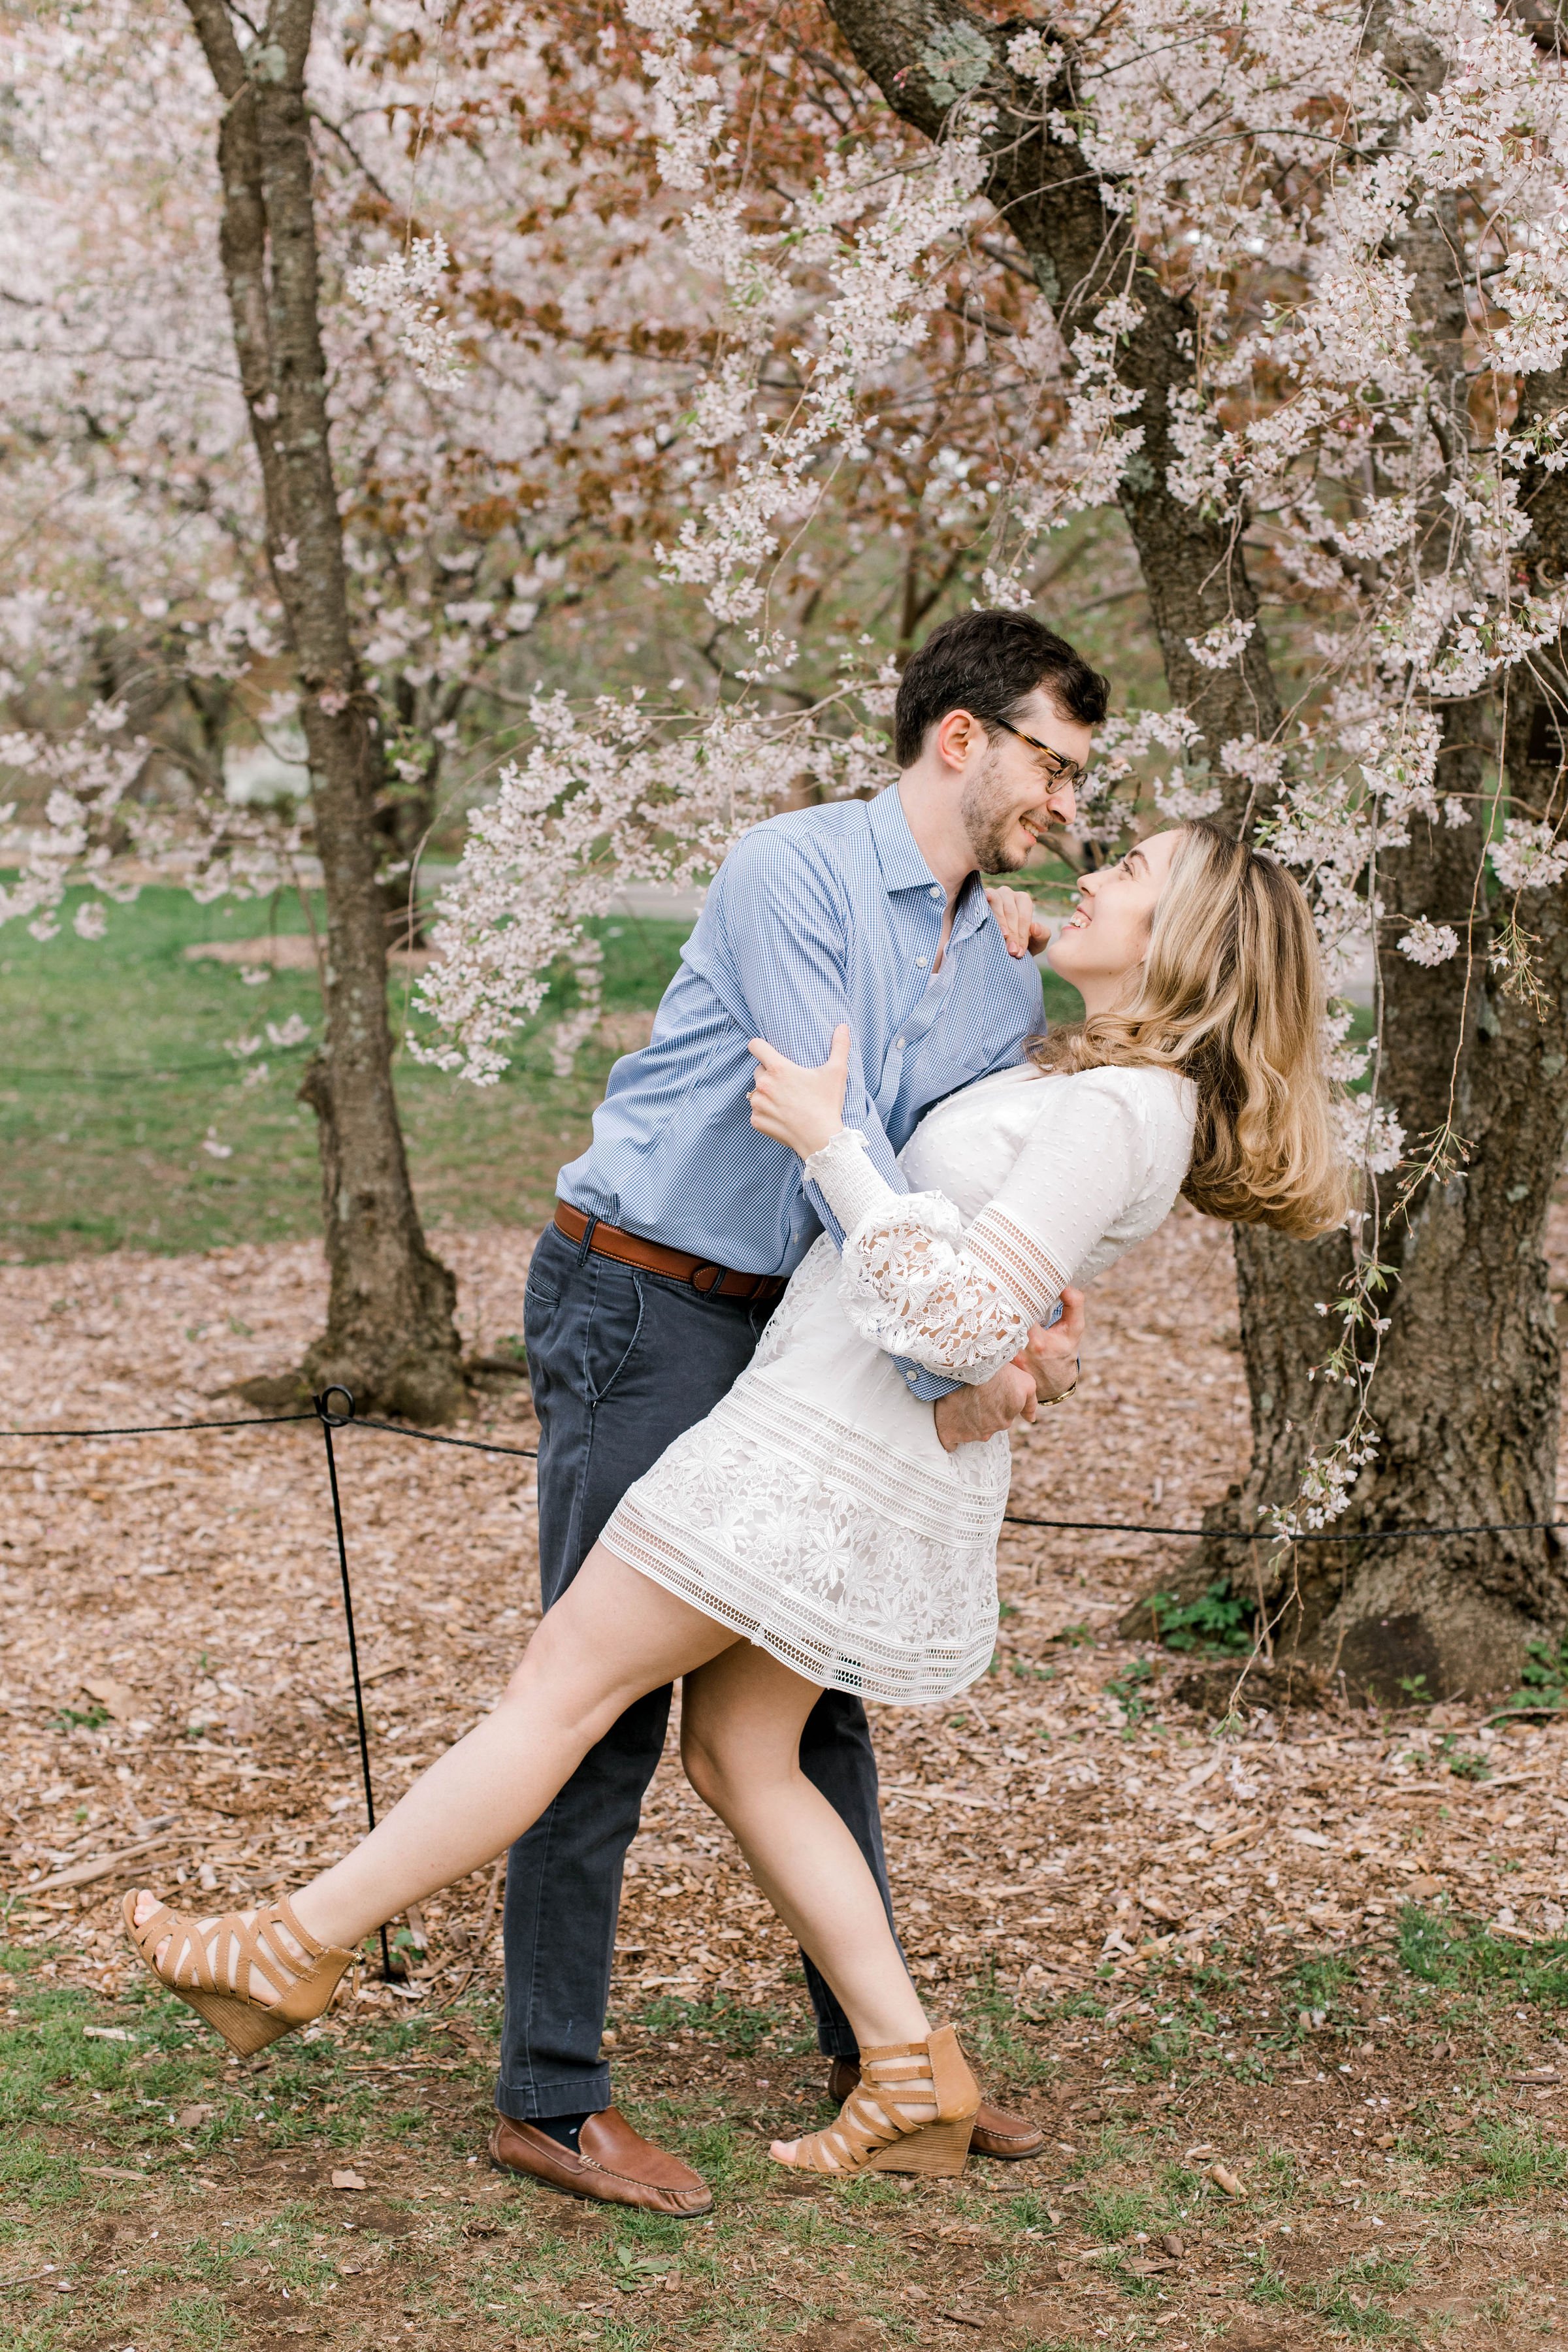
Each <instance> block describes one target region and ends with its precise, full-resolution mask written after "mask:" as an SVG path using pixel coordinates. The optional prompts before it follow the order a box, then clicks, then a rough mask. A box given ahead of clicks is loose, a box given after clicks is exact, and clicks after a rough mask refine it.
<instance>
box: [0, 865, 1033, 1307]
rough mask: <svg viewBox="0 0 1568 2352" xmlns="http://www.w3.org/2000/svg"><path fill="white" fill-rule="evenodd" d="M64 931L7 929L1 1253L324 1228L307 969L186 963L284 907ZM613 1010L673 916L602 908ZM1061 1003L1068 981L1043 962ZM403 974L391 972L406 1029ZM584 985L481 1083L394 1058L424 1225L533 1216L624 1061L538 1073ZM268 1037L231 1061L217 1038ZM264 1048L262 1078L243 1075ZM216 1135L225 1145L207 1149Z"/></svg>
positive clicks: (674, 954) (1, 938) (255, 928)
mask: <svg viewBox="0 0 1568 2352" xmlns="http://www.w3.org/2000/svg"><path fill="white" fill-rule="evenodd" d="M76 903H78V901H77V900H76V899H73V900H72V901H71V902H70V905H69V906H68V908H67V910H66V921H65V926H64V928H63V929H61V931H60V933H59V935H58V937H57V938H55V939H53V940H45V941H39V940H34V939H32V938H31V937H30V936H29V935H28V933H27V931H26V929H25V927H24V926H22V925H21V924H12V925H8V926H7V927H6V928H5V929H4V930H3V931H0V1255H4V1256H9V1257H11V1258H13V1259H22V1260H24V1261H36V1260H41V1259H51V1258H63V1257H77V1256H83V1255H94V1254H97V1253H99V1252H101V1251H104V1250H113V1249H137V1250H150V1251H153V1252H157V1253H168V1254H175V1253H180V1252H184V1251H198V1250H205V1249H214V1248H220V1247H226V1246H228V1245H231V1244H235V1243H239V1242H269V1241H287V1240H292V1239H296V1238H300V1237H302V1236H306V1235H310V1234H315V1233H316V1232H318V1231H319V1230H320V1222H321V1176H320V1171H319V1166H318V1161H317V1156H316V1129H315V1121H314V1119H313V1118H312V1116H311V1114H310V1112H309V1111H308V1110H306V1109H305V1108H303V1107H302V1106H301V1105H300V1103H298V1102H297V1101H296V1100H295V1098H294V1097H295V1089H296V1087H298V1085H299V1081H300V1076H301V1075H302V1073H303V1070H304V1067H305V1064H306V1060H307V1058H308V1056H309V1054H310V1047H311V1045H313V1044H315V1043H316V1042H317V1041H318V1040H319V1038H320V1035H321V1001H320V992H319V991H318V989H317V985H316V982H315V978H314V975H313V974H311V973H310V972H300V971H273V972H270V973H269V975H268V978H267V980H266V981H265V982H262V983H260V984H259V985H258V986H254V987H253V986H249V985H247V983H246V982H244V981H243V980H242V979H241V978H240V976H239V971H238V969H237V967H236V966H234V965H231V964H218V963H213V962H207V961H203V962H196V963H191V962H187V961H185V955H184V950H186V948H188V947H190V946H192V945H194V944H195V943H197V942H198V941H205V940H244V939H255V938H258V937H262V936H265V935H266V934H267V932H268V930H269V929H276V930H278V931H279V932H296V933H297V932H301V931H303V930H304V929H306V923H305V919H304V915H303V913H302V911H301V910H300V907H299V905H298V903H297V902H288V903H285V902H279V905H278V906H277V908H271V907H269V906H268V904H267V903H265V902H257V901H251V902H249V903H247V904H235V903H232V902H229V901H226V900H222V899H220V900H217V901H216V902H214V903H213V904H211V905H208V906H205V907H202V906H198V905H197V904H196V902H195V900H194V899H193V898H190V897H189V896H188V895H187V894H186V893H185V892H184V891H179V890H167V889H146V890H143V891H142V894H141V896H140V898H137V899H136V900H135V901H134V902H133V903H132V905H130V906H123V907H116V906H110V907H109V908H108V909H107V915H108V929H107V931H106V933H105V936H104V937H103V939H102V940H98V941H88V940H79V939H78V938H77V937H76V935H75V933H74V932H73V931H72V930H71V929H70V927H69V915H70V911H71V907H74V905H75V904H76ZM595 929H596V931H597V933H598V935H599V937H600V939H601V941H602V943H603V947H604V950H605V963H604V989H605V1006H606V1009H607V1011H609V1012H610V1013H630V1012H634V1011H649V1010H651V1009H652V1007H653V1006H654V1005H656V1004H657V1003H658V1000H659V997H660V996H661V995H662V994H663V992H664V990H665V988H666V986H667V985H668V982H669V980H670V978H671V976H672V974H673V973H674V971H675V970H676V967H677V965H678V963H679V954H680V949H681V946H682V943H683V941H684V940H685V938H686V934H687V929H688V927H687V925H686V924H685V923H683V922H653V921H647V920H642V919H637V918H634V917H632V916H629V915H628V916H622V917H620V918H618V919H616V920H615V921H606V922H604V923H601V924H598V925H596V926H595ZM1046 986H1047V1012H1048V1013H1049V1014H1050V1016H1051V1018H1052V1019H1053V1020H1058V1021H1059V1020H1063V1019H1071V1018H1073V1017H1074V1016H1075V1014H1076V1013H1077V1012H1078V1011H1079V1003H1078V998H1077V996H1076V993H1075V992H1073V991H1072V990H1071V989H1069V988H1068V987H1066V986H1065V984H1064V983H1063V982H1060V981H1058V980H1057V979H1056V978H1055V977H1054V975H1052V974H1051V973H1048V972H1047V975H1046ZM409 992H410V983H409V982H408V981H407V980H406V978H405V977H400V976H395V977H394V981H393V983H392V990H391V996H392V1009H393V1017H394V1026H395V1033H396V1034H401V1032H402V1029H403V1026H404V1024H405V1019H406V1018H407V1014H408V997H409ZM574 1002H575V992H574V983H573V981H572V979H571V976H570V974H567V973H561V974H558V975H556V977H555V981H554V982H553V984H552V994H551V996H550V998H549V1000H548V1001H547V1003H546V1005H545V1010H544V1014H543V1015H542V1016H541V1018H540V1019H539V1020H538V1021H536V1022H534V1023H533V1024H531V1025H530V1026H529V1028H527V1029H526V1030H524V1031H522V1032H521V1034H520V1040H519V1045H518V1050H517V1053H516V1055H515V1058H514V1060H513V1063H512V1066H511V1067H510V1070H509V1071H508V1073H507V1075H506V1076H505V1077H504V1078H503V1079H502V1080H501V1081H500V1084H499V1085H497V1086H494V1087H473V1086H469V1085H468V1083H467V1082H466V1081H465V1080H463V1079H461V1078H456V1077H451V1076H447V1074H446V1073H445V1072H443V1071H439V1070H433V1069H430V1068H428V1067H426V1066H422V1065H420V1064H419V1063H417V1062H416V1061H414V1060H413V1059H412V1058H411V1057H410V1056H409V1055H407V1054H405V1053H400V1054H399V1055H398V1059H397V1066H396V1079H395V1082H396V1087H397V1098H398V1106H399V1110H400V1113H401V1116H402V1119H403V1126H404V1132H405V1139H406V1141H407V1146H408V1157H409V1164H410V1167H411V1169H412V1171H413V1176H414V1184H415V1190H416V1194H417V1196H418V1200H419V1204H420V1209H421V1212H422V1213H423V1215H424V1218H425V1221H426V1225H427V1226H428V1227H429V1228H430V1229H431V1230H432V1231H438V1230H439V1228H440V1227H441V1225H442V1224H444V1223H453V1224H457V1225H478V1224H488V1223H493V1222H498V1221H499V1222H500V1223H510V1224H530V1223H539V1222H540V1221H541V1220H542V1218H544V1217H545V1216H547V1215H548V1214H549V1211H550V1203H551V1202H552V1200H553V1198H554V1191H555V1174H556V1171H557V1169H558V1168H559V1167H560V1166H561V1165H562V1163H563V1161H564V1160H569V1159H572V1158H574V1156H575V1155H576V1153H577V1152H579V1151H580V1150H582V1149H583V1147H584V1144H585V1143H586V1142H587V1139H588V1134H589V1120H590V1118H591V1115H592V1112H593V1109H594V1107H595V1104H596V1103H597V1102H598V1101H599V1100H600V1098H601V1097H602V1096H603V1092H604V1085H605V1077H606V1076H608V1073H609V1069H610V1065H611V1063H612V1061H613V1060H614V1059H615V1052H614V1051H613V1050H612V1049H611V1048H609V1047H608V1046H606V1045H601V1044H599V1043H597V1042H592V1043H590V1045H587V1046H585V1047H584V1050H583V1052H582V1053H581V1054H580V1055H578V1058H577V1066H576V1069H575V1071H574V1073H573V1075H572V1076H570V1077H567V1078H558V1077H556V1076H554V1075H553V1073H552V1070H551V1067H550V1059H549V1034H548V1033H549V1027H550V1024H552V1022H553V1021H554V1020H556V1019H557V1018H558V1017H559V1015H560V1014H561V1013H563V1011H566V1010H569V1009H570V1007H571V1006H572V1004H573V1003H574ZM291 1021H292V1022H296V1023H303V1024H305V1027H306V1029H307V1030H308V1032H309V1036H308V1038H307V1040H306V1041H304V1042H302V1043H297V1044H289V1045H282V1046H278V1045H273V1044H271V1043H269V1042H267V1029H268V1024H271V1026H272V1028H273V1029H274V1030H276V1031H279V1032H284V1031H286V1029H287V1025H288V1024H289V1023H290V1022H291ZM242 1037H260V1038H261V1039H262V1040H263V1043H262V1045H261V1046H260V1048H259V1049H258V1051H257V1052H256V1053H255V1054H253V1055H247V1056H244V1057H237V1056H236V1055H233V1054H231V1053H230V1052H229V1051H228V1050H227V1048H228V1043H229V1041H230V1040H238V1039H240V1038H242ZM263 1063H265V1064H266V1066H267V1068H268V1076H267V1078H266V1079H265V1081H263V1082H259V1083H249V1084H247V1078H251V1079H254V1076H255V1074H256V1072H257V1071H258V1069H259V1067H260V1066H261V1065H262V1064H263ZM209 1142H210V1143H214V1144H216V1145H218V1146H220V1147H222V1150H223V1151H224V1153H226V1156H218V1155H217V1154H216V1153H214V1152H213V1151H210V1150H208V1149H207V1148H206V1147H207V1145H208V1144H209Z"/></svg>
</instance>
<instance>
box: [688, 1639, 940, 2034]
mask: <svg viewBox="0 0 1568 2352" xmlns="http://www.w3.org/2000/svg"><path fill="white" fill-rule="evenodd" d="M821 1696H822V1693H821V1690H820V1688H819V1687H818V1685H816V1683H809V1682H807V1681H806V1680H805V1677H804V1676H802V1675H796V1674H792V1673H791V1672H790V1670H789V1668H788V1667H787V1666H781V1665H780V1664H778V1662H777V1661H776V1659H773V1658H770V1657H769V1656H768V1655H767V1654H766V1652H765V1651H763V1650H759V1649H755V1648H753V1647H752V1644H751V1643H748V1642H737V1643H735V1644H734V1645H733V1646H732V1647H731V1648H730V1649H728V1650H726V1651H725V1652H724V1653H723V1654H722V1655H721V1656H719V1657H715V1658H714V1659H713V1660H712V1662H711V1663H710V1664H707V1665H704V1666H702V1667H701V1668H700V1670H699V1671H697V1672H696V1673H693V1674H689V1675H688V1676H687V1679H686V1689H685V1695H684V1696H683V1698H682V1701H681V1714H680V1726H681V1729H680V1738H681V1758H682V1761H683V1762H684V1764H685V1766H686V1771H687V1776H688V1778H689V1780H690V1782H691V1785H692V1787H693V1788H694V1789H695V1790H697V1792H698V1794H699V1796H700V1797H701V1798H702V1799H703V1800H704V1801H705V1802H706V1803H708V1804H710V1805H711V1806H712V1808H713V1810H714V1811H715V1812H716V1813H717V1814H718V1815H719V1816H720V1818H721V1821H723V1822H725V1823H726V1825H727V1826H728V1827H729V1829H730V1830H731V1832H733V1835H734V1837H735V1840H736V1843H738V1845H739V1846H740V1848H741V1851H742V1853H743V1854H744V1855H745V1857H746V1861H747V1863H748V1864H749V1865H750V1868H751V1870H752V1875H753V1876H754V1877H755V1879H756V1881H757V1884H758V1885H759V1886H760V1887H761V1888H762V1890H763V1894H764V1895H766V1896H767V1898H768V1901H769V1902H770V1903H771V1904H772V1905H773V1909H774V1910H775V1911H776V1912H777V1913H778V1915H779V1916H780V1918H781V1919H782V1920H783V1921H784V1925H785V1926H786V1927H788V1928H789V1930H790V1932H791V1934H792V1935H793V1936H794V1937H795V1940H796V1942H797V1943H799V1944H800V1946H801V1948H803V1950H805V1951H807V1952H809V1953H810V1955H811V1957H812V1958H813V1959H814V1960H815V1961H816V1965H817V1967H818V1968H819V1969H821V1970H822V1973H823V1975H824V1976H825V1977H826V1979H827V1981H828V1983H829V1984H830V1985H831V1986H832V1987H833V1990H834V1991H835V1992H836V1993H837V1996H838V1999H839V2001H840V2002H841V2003H842V2005H843V2009H844V2012H845V2015H846V2016H847V2018H848V2020H849V2022H850V2024H851V2025H852V2026H853V2027H854V2029H855V2034H856V2039H857V2040H858V2042H859V2043H860V2045H861V2047H862V2048H863V2049H870V2048H875V2047H877V2046H879V2045H880V2044H886V2043H889V2042H920V2041H922V2040H923V2039H924V2038H925V2035H926V2033H927V2032H929V2030H930V2029H929V2027H928V2025H927V2022H926V2017H925V2012H924V2011H923V2010H922V2009H921V2003H920V1996H919V1995H918V1994H917V1992H916V1991H915V1989H914V1986H913V1984H912V1983H911V1982H910V1972H909V1970H908V1969H907V1968H906V1967H905V1966H904V1960H903V1955H902V1953H901V1952H900V1950H899V1948H898V1945H897V1944H896V1943H895V1941H894V1940H893V1931H892V1929H891V1928H890V1927H889V1925H888V1915H887V1913H886V1912H885V1911H884V1909H883V1908H882V1898H881V1895H880V1894H879V1891H878V1887H877V1882H876V1880H875V1879H874V1878H873V1877H872V1875H871V1873H870V1871H869V1869H868V1867H867V1864H866V1857H865V1855H864V1854H863V1853H861V1851H860V1849H859V1847H858V1845H857V1844H856V1843H855V1840H854V1838H853V1837H852V1836H851V1835H850V1833H849V1832H848V1830H847V1828H846V1827H845V1824H844V1823H843V1822H842V1821H840V1819H839V1817H838V1815H837V1813H836V1812H835V1811H834V1810H833V1807H832V1806H831V1805H830V1804H829V1803H828V1801H827V1800H826V1797H825V1796H823V1795H822V1793H821V1791H820V1790H817V1789H815V1788H813V1786H812V1784H811V1782H810V1781H809V1780H807V1779H806V1777H805V1773H804V1772H803V1771H802V1770H801V1769H800V1735H801V1732H802V1731H803V1729H804V1728H805V1718H806V1717H807V1716H808V1715H809V1714H810V1713H811V1710H812V1708H813V1707H814V1706H816V1702H817V1700H818V1699H819V1698H820V1697H821Z"/></svg>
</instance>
